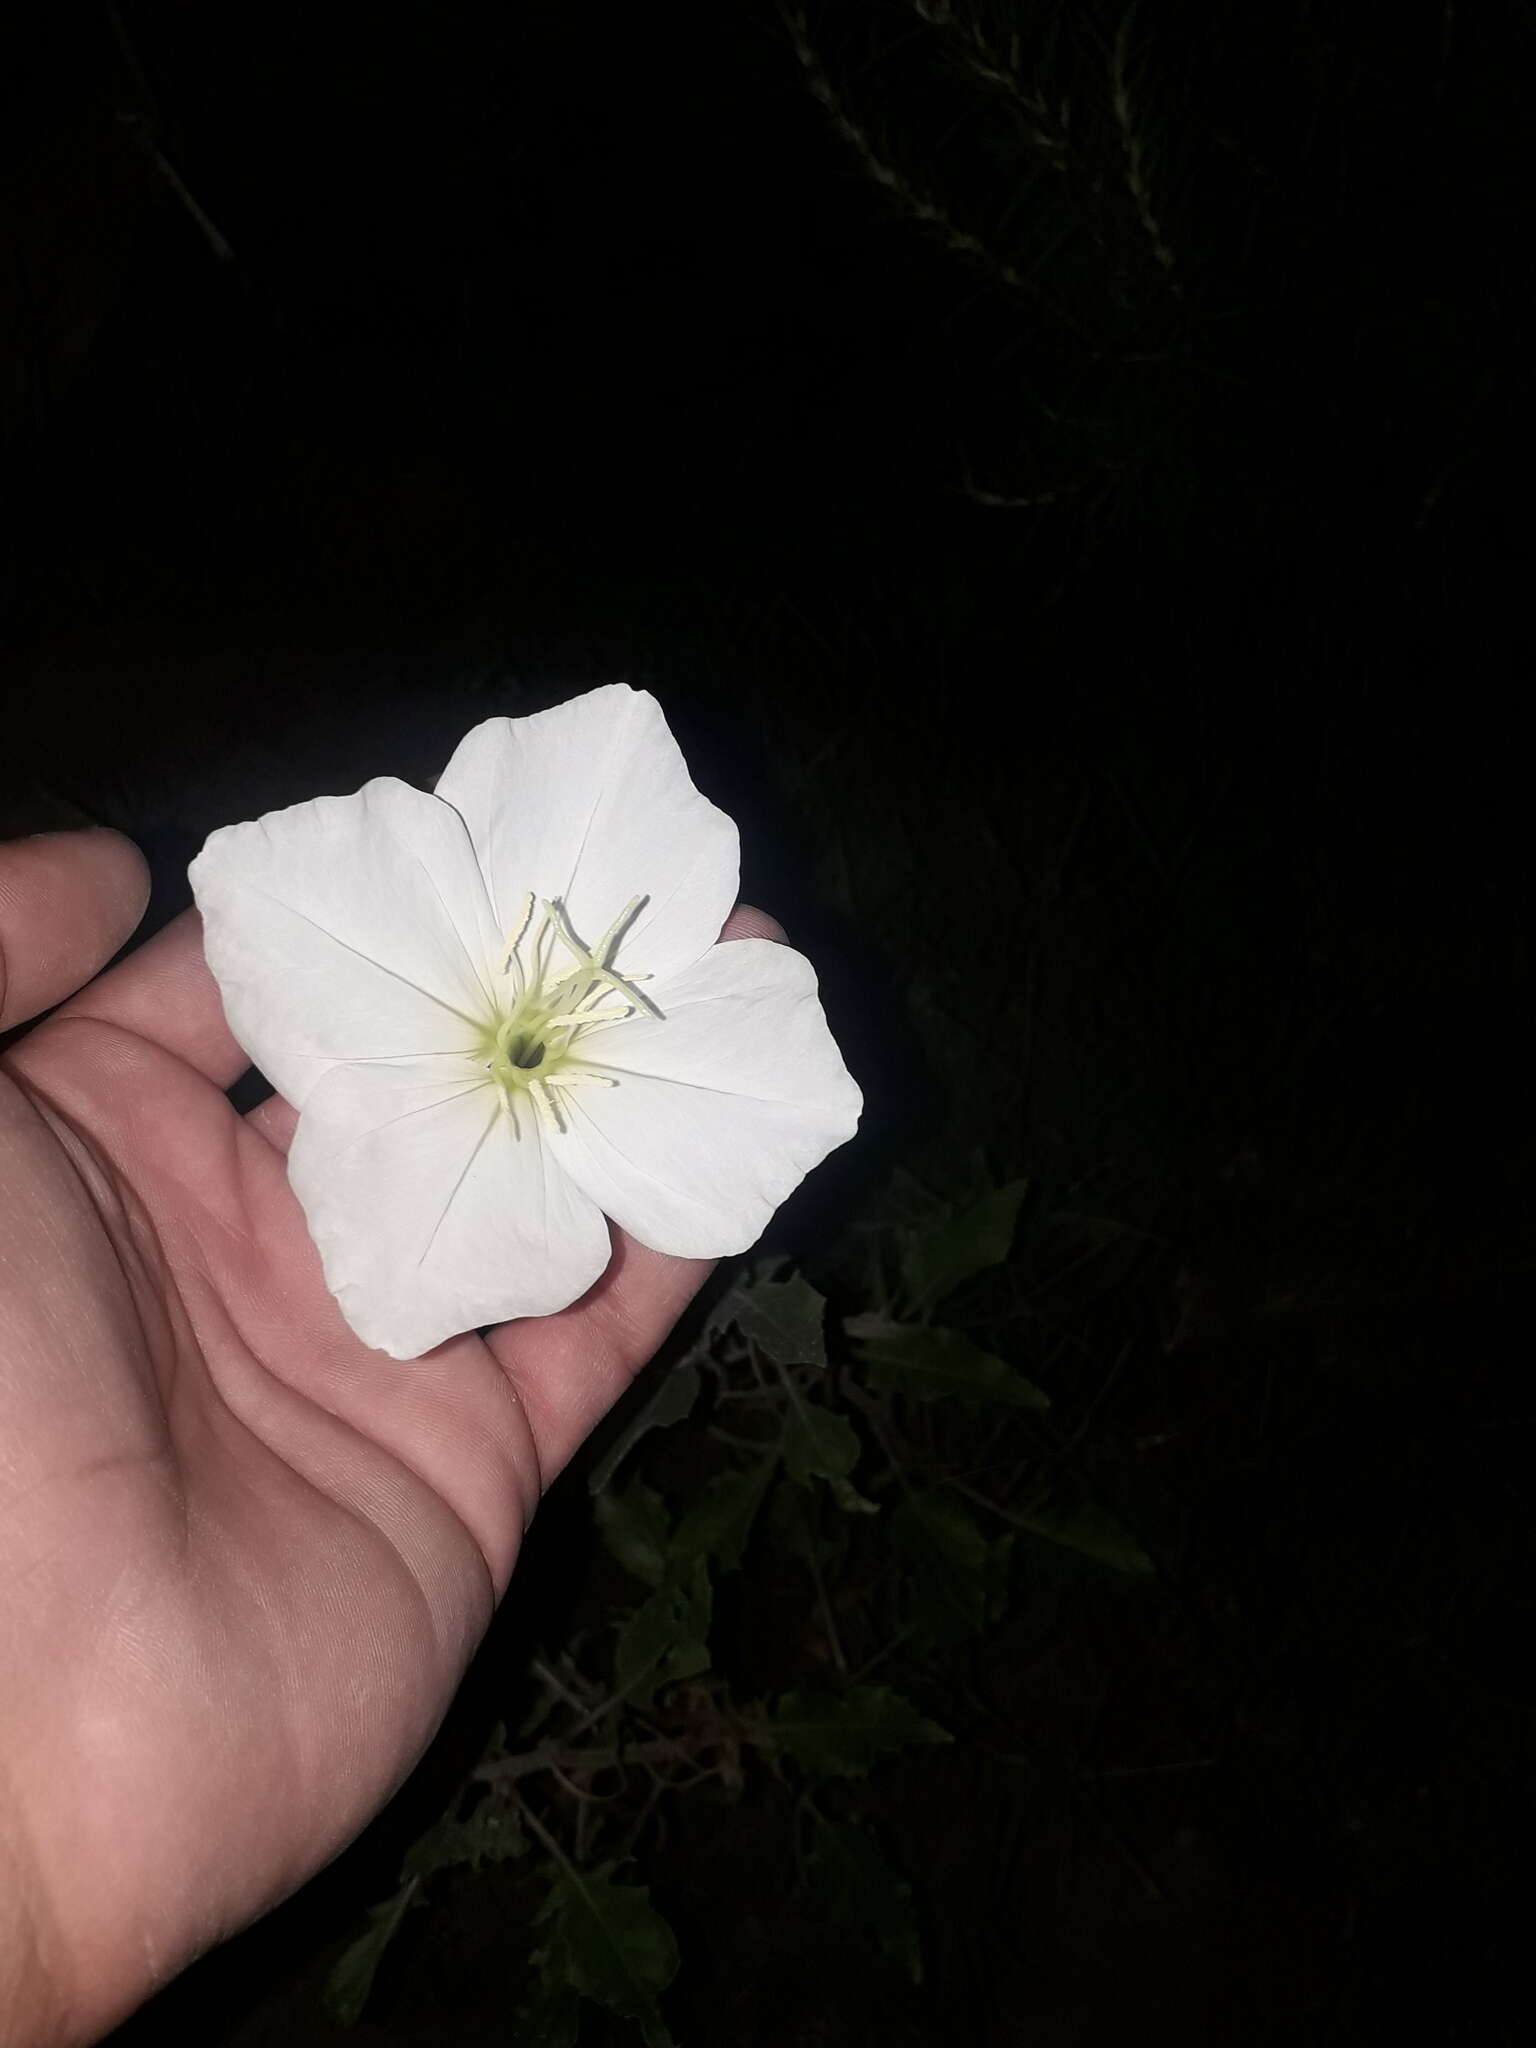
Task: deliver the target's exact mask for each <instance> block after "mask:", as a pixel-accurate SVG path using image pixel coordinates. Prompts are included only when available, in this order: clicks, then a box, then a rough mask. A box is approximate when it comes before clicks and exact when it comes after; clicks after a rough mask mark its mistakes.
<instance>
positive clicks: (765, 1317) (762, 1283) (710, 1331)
mask: <svg viewBox="0 0 1536 2048" xmlns="http://www.w3.org/2000/svg"><path fill="white" fill-rule="evenodd" d="M826 1313H827V1303H826V1297H825V1295H821V1294H818V1293H817V1292H816V1289H815V1288H814V1287H813V1286H812V1285H811V1283H810V1282H809V1280H807V1279H806V1278H805V1276H804V1274H803V1273H790V1274H788V1275H787V1276H786V1277H784V1278H777V1277H773V1276H772V1274H771V1272H770V1271H765V1269H764V1268H762V1267H756V1268H754V1269H753V1271H752V1273H750V1274H749V1275H747V1276H746V1277H745V1278H744V1279H741V1280H738V1281H737V1282H736V1284H735V1286H734V1287H732V1288H731V1289H730V1291H729V1292H728V1293H727V1294H725V1295H724V1296H722V1298H721V1300H720V1302H719V1303H718V1305H717V1306H716V1308H715V1311H714V1313H713V1314H712V1315H711V1316H710V1319H709V1321H708V1323H707V1324H706V1325H705V1336H706V1338H707V1339H708V1341H710V1342H713V1341H714V1339H715V1338H716V1337H718V1336H720V1335H721V1334H722V1333H723V1332H724V1331H725V1330H727V1329H729V1328H730V1326H731V1325H732V1324H733V1323H734V1324H735V1326H736V1328H737V1329H738V1330H739V1331H740V1333H741V1335H742V1336H743V1337H745V1338H746V1340H747V1342H748V1343H749V1344H755V1345H756V1346H757V1348H758V1350H759V1351H761V1352H762V1353H763V1354H764V1356H765V1357H767V1358H771V1359H773V1360H774V1361H775V1362H776V1363H777V1364H779V1365H819V1366H824V1365H825V1364H826V1362H827V1344H826Z"/></svg>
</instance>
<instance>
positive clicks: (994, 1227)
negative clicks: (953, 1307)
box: [901, 1180, 1029, 1314]
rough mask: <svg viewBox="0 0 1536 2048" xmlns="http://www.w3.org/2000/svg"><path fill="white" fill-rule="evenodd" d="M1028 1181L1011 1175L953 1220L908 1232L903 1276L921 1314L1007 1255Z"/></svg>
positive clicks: (912, 1299) (913, 1301)
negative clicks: (1012, 1177) (1002, 1184)
mask: <svg viewBox="0 0 1536 2048" xmlns="http://www.w3.org/2000/svg"><path fill="white" fill-rule="evenodd" d="M1028 1186H1029V1183H1028V1182H1027V1181H1022V1180H1011V1181H1009V1182H1008V1184H1007V1185H1006V1186H1005V1187H1000V1188H994V1189H993V1191H992V1192H991V1194H989V1195H984V1196H983V1197H982V1199H981V1200H980V1201H979V1202H974V1203H972V1204H971V1206H970V1207H969V1208H967V1209H964V1210H962V1211H961V1213H960V1214H959V1215H958V1216H955V1217H952V1218H951V1219H950V1220H949V1221H948V1222H945V1223H941V1224H939V1225H937V1227H935V1228H931V1229H923V1230H911V1231H907V1232H906V1233H905V1234H904V1236H903V1239H902V1260H901V1264H902V1277H903V1279H904V1280H905V1282H906V1290H907V1295H908V1298H909V1300H910V1301H911V1304H912V1306H913V1308H914V1309H915V1310H916V1311H917V1312H918V1313H919V1314H925V1313H926V1312H927V1311H928V1310H929V1309H930V1308H932V1307H933V1306H934V1305H935V1304H936V1303H937V1302H940V1301H942V1300H943V1299H944V1297H945V1296H946V1295H947V1294H953V1292H954V1291H955V1289H956V1288H957V1287H958V1286H960V1284H961V1282H962V1281H965V1280H969V1279H971V1278H972V1277H973V1276H974V1275H975V1274H977V1273H980V1272H984V1271H985V1270H986V1268H987V1267H988V1266H996V1265H1000V1264H1001V1263H1002V1261H1003V1260H1004V1259H1006V1258H1007V1256H1008V1253H1009V1251H1010V1250H1011V1249H1012V1246H1013V1232H1014V1226H1015V1224H1016V1223H1017V1221H1018V1215H1019V1205H1020V1204H1021V1203H1022V1201H1023V1200H1024V1196H1025V1192H1026V1190H1027V1189H1028Z"/></svg>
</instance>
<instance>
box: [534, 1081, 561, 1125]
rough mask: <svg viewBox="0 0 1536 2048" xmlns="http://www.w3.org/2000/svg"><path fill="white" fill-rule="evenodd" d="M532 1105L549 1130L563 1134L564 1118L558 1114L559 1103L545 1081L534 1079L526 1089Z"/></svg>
mask: <svg viewBox="0 0 1536 2048" xmlns="http://www.w3.org/2000/svg"><path fill="white" fill-rule="evenodd" d="M528 1093H529V1094H530V1095H531V1096H532V1097H533V1100H534V1106H535V1107H536V1108H537V1110H538V1112H539V1114H540V1115H541V1116H542V1117H543V1119H544V1121H545V1123H546V1124H547V1125H548V1126H549V1127H550V1129H551V1130H554V1131H558V1132H559V1133H560V1135H561V1136H562V1137H563V1136H564V1135H565V1118H564V1117H563V1116H562V1115H561V1114H560V1105H559V1103H558V1102H557V1101H556V1100H555V1093H554V1090H553V1089H552V1088H551V1087H550V1085H549V1083H548V1082H547V1081H535V1082H534V1083H533V1084H532V1085H531V1087H530V1088H529V1090H528Z"/></svg>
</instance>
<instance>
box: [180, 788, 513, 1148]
mask: <svg viewBox="0 0 1536 2048" xmlns="http://www.w3.org/2000/svg"><path fill="white" fill-rule="evenodd" d="M191 877H192V893H193V895H194V896H195V898H196V900H197V907H198V909H199V910H200V911H201V912H202V917H203V945H204V949H205V951H206V952H207V956H208V964H209V966H210V967H211V968H212V970H213V973H214V977H215V979H216V980H217V982H218V984H219V992H220V994H221V995H222V997H223V999H224V1011H225V1015H226V1016H227V1017H228V1019H229V1028H230V1030H231V1031H232V1032H233V1033H234V1035H235V1037H236V1038H237V1039H238V1040H239V1041H240V1044H241V1045H242V1046H243V1047H244V1048H245V1050H246V1051H247V1052H248V1053H249V1054H250V1056H251V1058H252V1059H253V1060H254V1061H255V1063H256V1065H257V1066H258V1067H260V1068H261V1070H262V1072H263V1073H264V1074H265V1075H266V1076H267V1079H268V1080H269V1081H271V1082H272V1084H273V1086H274V1087H275V1088H277V1089H278V1090H279V1091H280V1092H281V1093H282V1094H283V1095H286V1096H287V1098H288V1100H289V1101H290V1102H292V1103H293V1104H294V1105H295V1106H296V1107H298V1108H302V1107H303V1105H304V1102H305V1100H306V1098H307V1096H308V1094H309V1091H310V1089H311V1088H312V1087H313V1086H314V1085H315V1083H316V1082H317V1081H318V1080H319V1078H320V1076H321V1075H322V1074H323V1073H324V1072H325V1071H326V1069H327V1068H328V1067H330V1066H332V1065H333V1064H334V1063H335V1062H336V1061H337V1060H339V1059H352V1060H357V1059H364V1058H367V1059H383V1058H398V1057H400V1056H402V1055H408V1056H413V1057H414V1056H417V1055H424V1054H451V1053H460V1054H462V1053H464V1052H466V1051H468V1050H469V1049H470V1048H471V1047H472V1046H473V1045H474V1043H475V1042H476V1026H477V1025H478V1023H479V1022H480V1021H481V1019H482V1018H484V1017H485V1016H486V1015H487V1014H488V1013H489V1011H490V1009H491V1007H492V1002H491V989H490V984H489V980H488V976H489V973H490V971H491V966H492V963H493V962H494V960H495V957H496V949H497V939H498V934H497V933H496V931H495V928H494V921H493V919H492V916H491V907H490V902H489V899H488V897H487V895H486V891H485V883H484V879H483V877H482V875H481V873H480V868H479V863H478V862H477V861H476V859H475V853H474V848H473V847H472V846H471V844H470V840H469V834H468V833H467V832H466V830H465V828H464V821H463V820H462V819H461V818H460V817H459V815H458V813H457V812H456V811H455V810H454V809H453V808H452V806H451V805H449V804H445V803H441V802H439V800H438V799H437V798H436V797H435V796H429V795H427V794H426V792H425V791H423V790H419V789H413V788H411V786H410V785H409V784H408V783H404V782H397V781H396V780H395V779H394V778H393V777H389V776H386V777H381V778H380V779H379V780H378V781H376V782H370V783H368V784H367V785H366V786H365V787H364V788H362V789H360V790H359V791H358V792H357V794H356V795H355V796H325V797H319V798H317V799H316V800H315V801H314V802H313V803H306V804H295V805H294V806H293V807H292V808H291V809H289V810H285V811H269V812H268V813H267V815H266V816H265V817H263V818H257V819H255V820H253V821H252V822H251V823H249V824H243V825H227V826H224V827H223V828H222V829H221V830H219V831H217V832H215V833H213V834H212V836H211V837H210V838H209V840H208V842H207V844H206V845H205V846H204V848H203V850H202V852H201V853H200V854H199V855H198V857H197V859H196V860H195V861H193V863H192V867H191Z"/></svg>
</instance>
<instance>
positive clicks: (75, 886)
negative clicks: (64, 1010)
mask: <svg viewBox="0 0 1536 2048" xmlns="http://www.w3.org/2000/svg"><path fill="white" fill-rule="evenodd" d="M148 901H149V869H148V868H147V867H146V865H145V862H144V856H143V854H142V853H140V851H139V849H138V848H137V847H136V846H135V845H134V843H133V841H132V840H131V839H125V838H124V837H123V835H122V833H121V832H111V831H107V830H106V829H104V828H101V827H93V828H92V829H91V830H90V831H87V832H43V833H39V834H38V836H37V837H36V838H33V839H13V840H9V841H6V842H4V843H0V1031H4V1030H7V1029H8V1028H9V1027H10V1026H11V1025H13V1024H20V1023H23V1022H24V1021H25V1020H26V1019H27V1018H28V1017H36V1016H37V1015H39V1013H40V1012H41V1011H43V1010H47V1009H51V1008H52V1006H53V1005H54V1004H55V1003H58V1002H62V1001H63V999H64V998H65V996H67V995H73V993H74V992H75V990H76V989H77V988H81V987H83V985H84V984H85V983H86V982H88V981H89V980H90V978H91V976H92V975H93V974H95V973H96V972H97V971H98V970H99V969H100V968H102V967H104V966H105V965H106V963H107V961H108V960H110V959H111V957H112V955H113V954H114V953H115V952H116V951H117V949H118V947H119V946H120V945H122V943H123V941H124V940H125V939H126V938H127V937H128V936H129V934H130V933H131V932H132V931H133V929H134V927H135V926H136V925H137V924H138V922H139V919H140V918H141V917H142V916H143V915H144V907H145V905H146V904H147V903H148Z"/></svg>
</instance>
